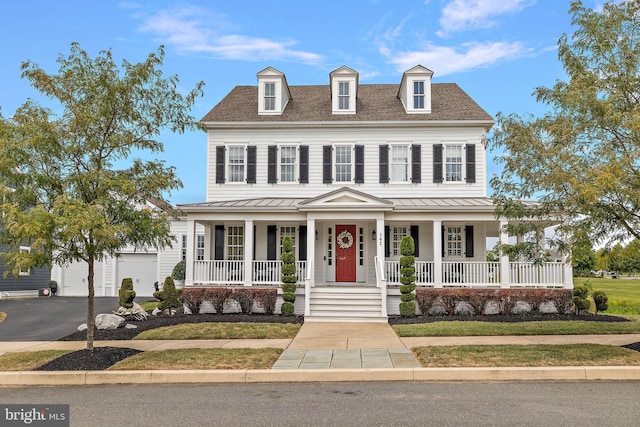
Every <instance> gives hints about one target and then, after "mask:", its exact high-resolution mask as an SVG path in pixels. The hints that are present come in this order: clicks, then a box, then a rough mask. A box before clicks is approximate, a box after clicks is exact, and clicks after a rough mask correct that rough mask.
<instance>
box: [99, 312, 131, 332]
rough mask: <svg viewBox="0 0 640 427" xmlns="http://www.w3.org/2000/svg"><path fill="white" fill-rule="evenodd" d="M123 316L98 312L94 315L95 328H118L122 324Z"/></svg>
mask: <svg viewBox="0 0 640 427" xmlns="http://www.w3.org/2000/svg"><path fill="white" fill-rule="evenodd" d="M124 322H125V320H124V317H120V316H118V315H116V314H98V315H97V316H96V328H97V329H118V328H120V327H122V326H123V325H124Z"/></svg>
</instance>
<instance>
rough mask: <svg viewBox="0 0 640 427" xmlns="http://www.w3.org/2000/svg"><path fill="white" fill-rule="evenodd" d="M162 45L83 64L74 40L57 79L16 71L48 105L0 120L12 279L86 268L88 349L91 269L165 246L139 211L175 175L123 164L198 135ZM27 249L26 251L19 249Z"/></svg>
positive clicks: (31, 67)
mask: <svg viewBox="0 0 640 427" xmlns="http://www.w3.org/2000/svg"><path fill="white" fill-rule="evenodd" d="M163 60H164V48H163V47H160V48H159V49H158V50H157V51H156V52H155V53H151V54H150V55H148V57H147V58H146V60H145V61H144V62H141V63H137V64H132V63H129V62H127V61H123V63H122V71H120V69H119V67H118V66H117V65H116V64H115V62H114V59H113V57H112V54H111V51H102V52H100V53H99V54H98V56H97V57H95V58H94V59H92V58H91V57H89V55H88V54H87V53H86V52H85V51H84V50H82V49H81V48H80V45H79V44H77V43H74V44H72V45H71V52H70V54H69V56H68V57H64V56H62V55H60V57H59V58H58V64H59V70H58V73H57V74H47V73H46V72H45V71H44V70H43V69H42V68H40V67H39V66H38V65H37V64H35V63H33V62H31V61H26V62H24V63H23V64H22V77H23V78H26V79H28V80H29V81H30V82H31V84H32V86H33V87H34V88H35V89H37V90H38V91H39V92H41V93H42V94H43V95H45V96H46V97H48V98H49V99H51V100H52V101H53V102H55V103H56V105H55V107H54V108H53V109H51V110H50V109H48V108H45V107H43V106H40V105H39V104H37V103H36V102H34V101H32V100H28V101H27V102H26V103H25V104H24V105H22V106H21V107H20V108H19V109H18V110H17V111H16V113H15V115H14V116H13V118H11V119H4V118H2V117H0V177H1V178H0V179H1V180H2V181H1V182H0V184H4V186H3V185H0V188H6V187H5V186H7V187H11V188H13V189H14V190H15V191H7V190H4V191H3V194H2V198H0V201H1V202H2V205H1V208H2V212H3V215H2V217H1V219H0V221H2V223H1V224H0V225H1V226H2V232H3V234H2V238H3V240H4V242H3V243H4V244H5V245H7V247H8V248H9V249H8V251H7V253H6V254H5V257H6V262H7V265H8V266H9V267H10V268H11V270H12V272H13V273H14V274H18V272H19V271H20V270H24V269H25V268H29V267H32V266H38V265H47V264H58V265H66V264H68V263H69V262H74V261H84V262H86V263H87V279H88V280H87V283H88V310H87V311H88V312H87V325H88V329H87V349H89V350H93V337H94V315H93V299H94V271H95V262H96V261H99V260H102V259H103V258H104V257H105V256H107V255H109V256H114V255H116V253H117V252H118V251H119V250H120V249H121V248H122V247H123V246H126V245H131V246H133V247H135V248H140V247H144V246H155V247H158V248H162V247H164V246H166V245H170V244H171V241H172V237H171V234H170V232H169V226H168V222H167V216H166V214H165V213H162V212H155V211H152V210H151V209H149V208H147V207H146V204H145V201H146V200H147V199H148V198H155V199H158V200H164V196H165V195H166V194H167V193H168V192H170V191H171V190H174V189H177V188H180V187H181V186H182V184H181V182H180V180H179V179H178V177H177V176H176V173H175V168H173V167H170V166H167V165H166V164H165V163H164V162H163V161H160V160H148V161H145V160H141V159H138V158H132V157H133V155H134V154H137V153H159V152H162V150H163V144H162V142H160V141H159V140H158V138H159V136H160V133H161V131H164V130H170V131H172V132H179V133H182V132H184V131H185V130H187V129H197V128H198V124H197V121H196V120H195V118H194V117H192V116H191V115H190V114H189V110H190V108H191V107H192V106H193V104H194V102H195V100H196V98H197V97H198V96H201V95H202V87H203V83H202V82H200V83H198V84H197V85H196V87H195V88H194V89H193V90H191V91H189V92H188V93H186V94H184V95H183V94H181V93H180V92H179V91H178V82H179V81H178V77H177V76H171V77H165V76H163V73H162V71H161V67H162V64H163ZM23 242H29V243H30V245H31V250H30V252H25V251H22V252H21V251H20V245H21V244H23Z"/></svg>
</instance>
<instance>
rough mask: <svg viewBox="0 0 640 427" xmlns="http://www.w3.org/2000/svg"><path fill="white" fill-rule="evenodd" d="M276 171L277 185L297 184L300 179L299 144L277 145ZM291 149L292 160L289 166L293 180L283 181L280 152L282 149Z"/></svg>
mask: <svg viewBox="0 0 640 427" xmlns="http://www.w3.org/2000/svg"><path fill="white" fill-rule="evenodd" d="M277 147H278V148H277V155H276V156H277V169H276V179H277V180H278V184H297V183H298V182H299V179H300V144H299V143H281V144H277ZM288 147H291V148H293V150H294V159H293V163H291V165H292V166H293V180H291V181H284V180H283V179H282V166H283V164H282V152H283V150H282V149H283V148H288Z"/></svg>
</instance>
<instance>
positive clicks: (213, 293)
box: [204, 288, 233, 314]
mask: <svg viewBox="0 0 640 427" xmlns="http://www.w3.org/2000/svg"><path fill="white" fill-rule="evenodd" d="M232 292H233V290H232V289H230V288H208V289H207V291H206V293H205V297H204V298H205V300H206V301H208V302H210V303H211V305H213V308H214V309H215V310H216V313H217V314H222V313H223V312H224V304H225V303H226V302H227V299H228V298H229V297H230V296H231V293H232Z"/></svg>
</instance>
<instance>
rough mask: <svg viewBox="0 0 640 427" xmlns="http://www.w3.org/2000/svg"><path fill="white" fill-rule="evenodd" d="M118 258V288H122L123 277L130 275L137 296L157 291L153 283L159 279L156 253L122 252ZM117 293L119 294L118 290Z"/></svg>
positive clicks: (150, 294) (149, 294) (148, 294)
mask: <svg viewBox="0 0 640 427" xmlns="http://www.w3.org/2000/svg"><path fill="white" fill-rule="evenodd" d="M117 260H118V261H117V269H118V280H117V281H116V284H117V288H118V290H120V285H121V284H122V279H124V278H125V277H130V278H131V279H132V280H133V290H134V291H136V295H137V296H152V295H153V292H154V291H155V288H154V286H153V284H154V283H155V282H156V281H157V280H158V256H157V255H156V254H122V255H120V256H119V257H118V258H117ZM116 295H118V292H117V291H116Z"/></svg>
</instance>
